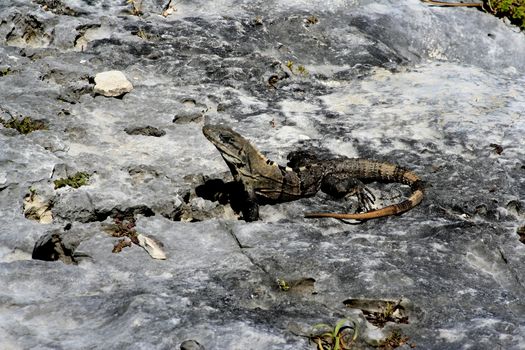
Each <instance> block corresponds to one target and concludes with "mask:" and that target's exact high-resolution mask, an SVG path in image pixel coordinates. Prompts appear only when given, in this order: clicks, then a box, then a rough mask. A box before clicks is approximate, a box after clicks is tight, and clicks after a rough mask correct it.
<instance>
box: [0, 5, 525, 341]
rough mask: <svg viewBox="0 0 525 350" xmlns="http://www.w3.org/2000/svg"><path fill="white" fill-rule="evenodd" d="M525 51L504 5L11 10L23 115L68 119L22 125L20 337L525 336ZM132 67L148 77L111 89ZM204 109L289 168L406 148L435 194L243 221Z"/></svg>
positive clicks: (11, 238)
mask: <svg viewBox="0 0 525 350" xmlns="http://www.w3.org/2000/svg"><path fill="white" fill-rule="evenodd" d="M139 4H140V8H137V6H139ZM168 9H169V11H167V10H168ZM162 14H164V16H163V15H162ZM523 57H525V35H524V34H523V33H521V32H519V31H518V30H517V29H516V28H514V27H512V26H509V25H507V24H506V23H505V22H504V21H502V20H499V19H497V18H495V17H493V16H490V15H488V14H486V13H483V12H481V11H477V10H475V9H466V8H455V9H451V8H436V7H429V6H427V5H425V4H422V3H420V2H419V1H416V0H409V1H404V2H400V1H389V0H381V1H371V0H363V1H355V0H342V1H332V2H326V1H323V2H321V1H306V0H296V1H286V2H275V1H252V0H249V1H248V0H236V1H233V0H225V1H210V0H197V1H181V2H174V4H172V3H171V2H169V1H164V2H163V3H162V1H152V0H151V1H150V0H144V1H142V2H140V3H139V2H134V3H132V4H129V3H126V2H124V1H101V0H90V1H87V0H86V1H75V2H67V5H66V2H60V1H40V0H39V1H34V2H28V1H22V0H13V1H10V2H9V4H7V3H1V4H0V68H1V70H0V72H5V73H2V74H0V101H1V102H0V107H1V108H0V118H2V119H3V120H7V119H9V117H10V116H14V117H16V118H19V119H20V120H22V118H24V117H31V118H32V119H33V120H38V121H42V123H45V125H46V129H43V130H35V131H32V132H30V133H27V134H20V133H19V132H17V131H16V130H15V129H9V128H2V127H0V211H1V213H2V215H0V285H2V288H1V289H0V348H2V349H57V348H68V349H89V348H104V349H177V348H181V346H186V347H187V346H193V345H195V346H202V347H204V348H205V349H254V350H257V349H280V350H282V349H285V350H286V349H290V350H291V349H294V350H296V349H315V345H314V343H312V342H310V341H309V339H308V337H307V336H308V335H309V334H310V333H311V332H313V330H312V327H313V326H314V325H317V324H320V323H325V324H329V325H331V326H335V324H336V323H338V322H339V321H340V320H345V319H347V320H346V321H344V322H347V323H348V324H350V325H351V327H349V328H347V329H353V328H352V327H356V326H357V327H358V328H359V332H358V337H357V339H356V343H357V344H355V347H356V348H361V349H372V348H373V347H372V345H374V344H375V345H378V343H380V342H381V341H383V340H385V338H386V337H389V336H391V335H393V334H398V335H399V334H401V335H400V336H399V337H398V340H399V341H398V343H405V345H403V346H402V347H401V348H404V349H407V348H410V347H411V346H412V345H415V348H416V349H466V348H471V349H495V348H496V349H497V348H501V349H524V346H523V344H525V318H524V317H523V315H524V314H525V302H524V300H525V286H524V283H525V266H524V265H525V260H524V259H523V256H524V254H525V245H524V244H523V243H522V242H520V236H519V235H518V234H517V230H518V228H520V227H523V226H524V225H525V209H524V208H525V200H524V198H525V141H524V137H523V135H525V118H524V114H523V113H524V112H523V111H524V110H525V76H524V75H523V72H524V71H525V60H523ZM108 69H110V70H119V71H122V72H123V73H124V74H125V76H127V77H128V78H129V79H130V80H131V81H133V83H134V89H133V90H131V91H130V92H129V93H127V94H125V95H124V96H122V98H120V99H115V98H110V99H109V98H105V97H103V96H98V95H96V94H93V89H94V86H93V82H94V77H95V75H96V74H97V73H99V72H102V71H106V70H108ZM204 123H223V124H226V125H230V126H232V127H233V128H234V129H235V130H237V131H238V132H240V133H241V134H242V135H245V136H246V137H247V138H249V139H250V140H251V141H252V142H253V143H254V144H256V145H257V146H258V147H259V148H260V149H261V150H262V151H263V152H264V153H265V154H266V155H267V156H268V157H269V158H271V159H272V160H275V161H277V162H279V163H281V164H283V165H284V164H285V163H286V155H287V153H288V152H290V151H293V150H297V149H311V150H316V151H317V152H320V153H322V154H324V155H326V156H329V155H344V156H349V157H357V156H358V157H366V158H374V159H379V160H385V161H390V162H395V163H398V164H400V165H402V166H405V167H408V168H410V169H412V170H414V171H415V172H416V173H417V174H419V175H421V176H422V177H423V178H424V180H425V181H426V184H427V192H426V198H425V200H424V202H423V203H422V204H421V205H420V206H418V207H417V208H415V209H413V210H411V211H409V212H407V213H405V214H403V215H401V216H398V217H390V218H386V219H380V220H373V221H369V222H365V223H362V224H359V225H352V224H348V223H344V222H341V221H337V220H331V219H328V220H325V219H315V220H306V219H304V218H303V217H302V216H303V213H304V212H310V211H316V210H330V211H343V210H347V208H349V207H351V202H349V203H344V202H342V201H333V200H331V199H329V198H326V196H324V195H322V194H319V195H318V196H316V197H313V198H307V199H302V200H299V201H295V202H290V203H283V204H279V205H274V206H263V207H262V208H261V220H260V221H257V222H252V223H246V222H244V221H241V220H237V219H236V215H235V212H234V210H233V209H235V208H233V209H232V207H231V206H230V204H228V200H227V198H220V197H213V191H205V190H203V188H204V189H206V188H207V187H206V186H208V187H210V186H211V187H212V189H213V188H218V187H221V186H226V184H225V182H227V181H228V180H229V179H231V177H230V175H229V173H228V169H227V167H226V165H225V164H224V162H223V160H222V159H221V158H220V155H219V154H218V152H217V151H216V149H215V148H214V147H213V146H212V145H211V144H210V143H209V142H207V140H206V139H205V138H204V136H203V135H202V132H201V128H202V126H203V124H204ZM151 136H157V137H151ZM79 172H82V173H87V174H89V181H88V182H87V183H86V184H84V185H82V186H79V187H78V188H73V187H70V186H64V187H61V188H57V189H55V187H54V185H53V184H54V181H55V180H58V179H64V178H66V179H67V177H68V176H71V175H72V174H75V173H79ZM370 187H371V189H372V191H374V193H375V194H376V197H378V198H379V201H378V205H381V204H382V203H383V202H388V201H395V200H396V199H397V198H398V197H399V196H400V193H399V187H396V186H380V185H379V184H374V183H373V184H371V185H370ZM197 188H199V189H201V190H200V191H199V190H196V189H197ZM197 193H200V195H201V196H199V195H198V194H197ZM202 193H205V194H206V195H204V194H202ZM28 198H30V199H31V198H32V199H33V200H32V201H31V203H32V205H33V207H34V208H35V210H32V211H31V213H32V214H31V215H28V217H26V216H25V215H24V211H25V210H26V209H27V208H28V204H27V199H28ZM35 199H38V201H35ZM26 213H27V212H26ZM43 217H44V221H43V222H49V221H51V222H49V223H48V224H43V222H39V221H38V220H41V221H42V218H43ZM108 227H111V230H108V229H107V228H108ZM519 232H522V230H521V231H519ZM136 234H144V235H146V236H147V237H151V238H152V239H155V240H156V241H159V242H161V243H162V244H163V248H162V249H163V251H164V252H165V253H166V256H167V259H166V260H155V259H152V258H151V257H150V256H149V255H148V253H147V252H146V251H144V250H143V249H142V248H140V247H139V246H137V245H136V244H131V243H129V242H132V241H133V239H134V237H135V235H136ZM37 242H38V244H37V245H36V246H35V243H37ZM119 242H121V243H122V244H120V243H119ZM119 244H120V245H119ZM38 247H43V248H42V249H44V248H45V249H44V250H43V251H42V250H40V248H38ZM46 247H47V248H49V249H47V248H46ZM64 248H66V249H64ZM116 248H118V249H116ZM35 249H37V250H36V251H35ZM113 249H115V251H120V252H119V253H112V250H113ZM34 253H36V256H37V257H38V256H46V257H47V258H46V259H45V260H54V261H44V260H37V259H31V256H32V254H34ZM39 254H42V255H39ZM56 259H58V260H56ZM63 261H67V262H74V263H72V264H65V263H64V262H63ZM381 326H382V327H383V328H381ZM397 329H399V331H398V330H397ZM395 332H401V333H395ZM406 337H408V338H406ZM188 339H192V340H194V343H192V344H189V343H184V341H185V340H188ZM199 344H200V345H199Z"/></svg>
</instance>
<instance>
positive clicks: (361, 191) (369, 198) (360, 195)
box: [345, 185, 376, 212]
mask: <svg viewBox="0 0 525 350" xmlns="http://www.w3.org/2000/svg"><path fill="white" fill-rule="evenodd" d="M350 196H356V197H357V202H358V208H357V209H358V212H367V211H370V210H372V209H373V205H374V202H375V200H376V196H374V194H373V193H372V191H370V189H369V188H368V187H366V186H364V185H358V186H356V187H354V189H353V190H352V191H351V192H350V193H348V194H347V195H346V196H345V198H348V197H350Z"/></svg>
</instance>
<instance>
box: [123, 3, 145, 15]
mask: <svg viewBox="0 0 525 350" xmlns="http://www.w3.org/2000/svg"><path fill="white" fill-rule="evenodd" d="M127 3H128V4H129V5H131V10H130V12H131V14H132V15H133V16H142V15H143V14H144V13H143V12H142V0H127Z"/></svg>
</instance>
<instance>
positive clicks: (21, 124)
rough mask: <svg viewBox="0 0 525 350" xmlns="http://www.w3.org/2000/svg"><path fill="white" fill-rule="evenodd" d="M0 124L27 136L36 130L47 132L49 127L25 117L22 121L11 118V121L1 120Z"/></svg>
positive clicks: (39, 121)
mask: <svg viewBox="0 0 525 350" xmlns="http://www.w3.org/2000/svg"><path fill="white" fill-rule="evenodd" d="M0 123H2V125H3V126H4V127H5V128H10V129H15V130H16V131H18V132H19V133H21V134H24V135H27V134H29V133H30V132H33V131H36V130H46V129H47V126H46V124H45V123H44V122H43V121H41V120H34V119H32V118H30V117H24V118H22V119H18V118H15V117H11V119H9V120H4V119H2V118H0Z"/></svg>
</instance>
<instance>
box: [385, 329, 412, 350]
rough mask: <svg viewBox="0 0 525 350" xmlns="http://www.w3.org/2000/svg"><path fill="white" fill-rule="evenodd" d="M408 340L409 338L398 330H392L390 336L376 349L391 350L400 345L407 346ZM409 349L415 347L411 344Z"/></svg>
mask: <svg viewBox="0 0 525 350" xmlns="http://www.w3.org/2000/svg"><path fill="white" fill-rule="evenodd" d="M408 339H409V338H408V337H407V336H406V335H403V333H401V330H400V329H398V328H396V329H393V330H392V333H390V335H389V336H388V337H386V339H385V340H383V341H382V342H381V345H379V346H378V347H377V348H378V349H381V350H393V349H395V348H398V347H400V346H401V345H405V344H407V343H408ZM410 347H415V345H414V344H411V345H410Z"/></svg>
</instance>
